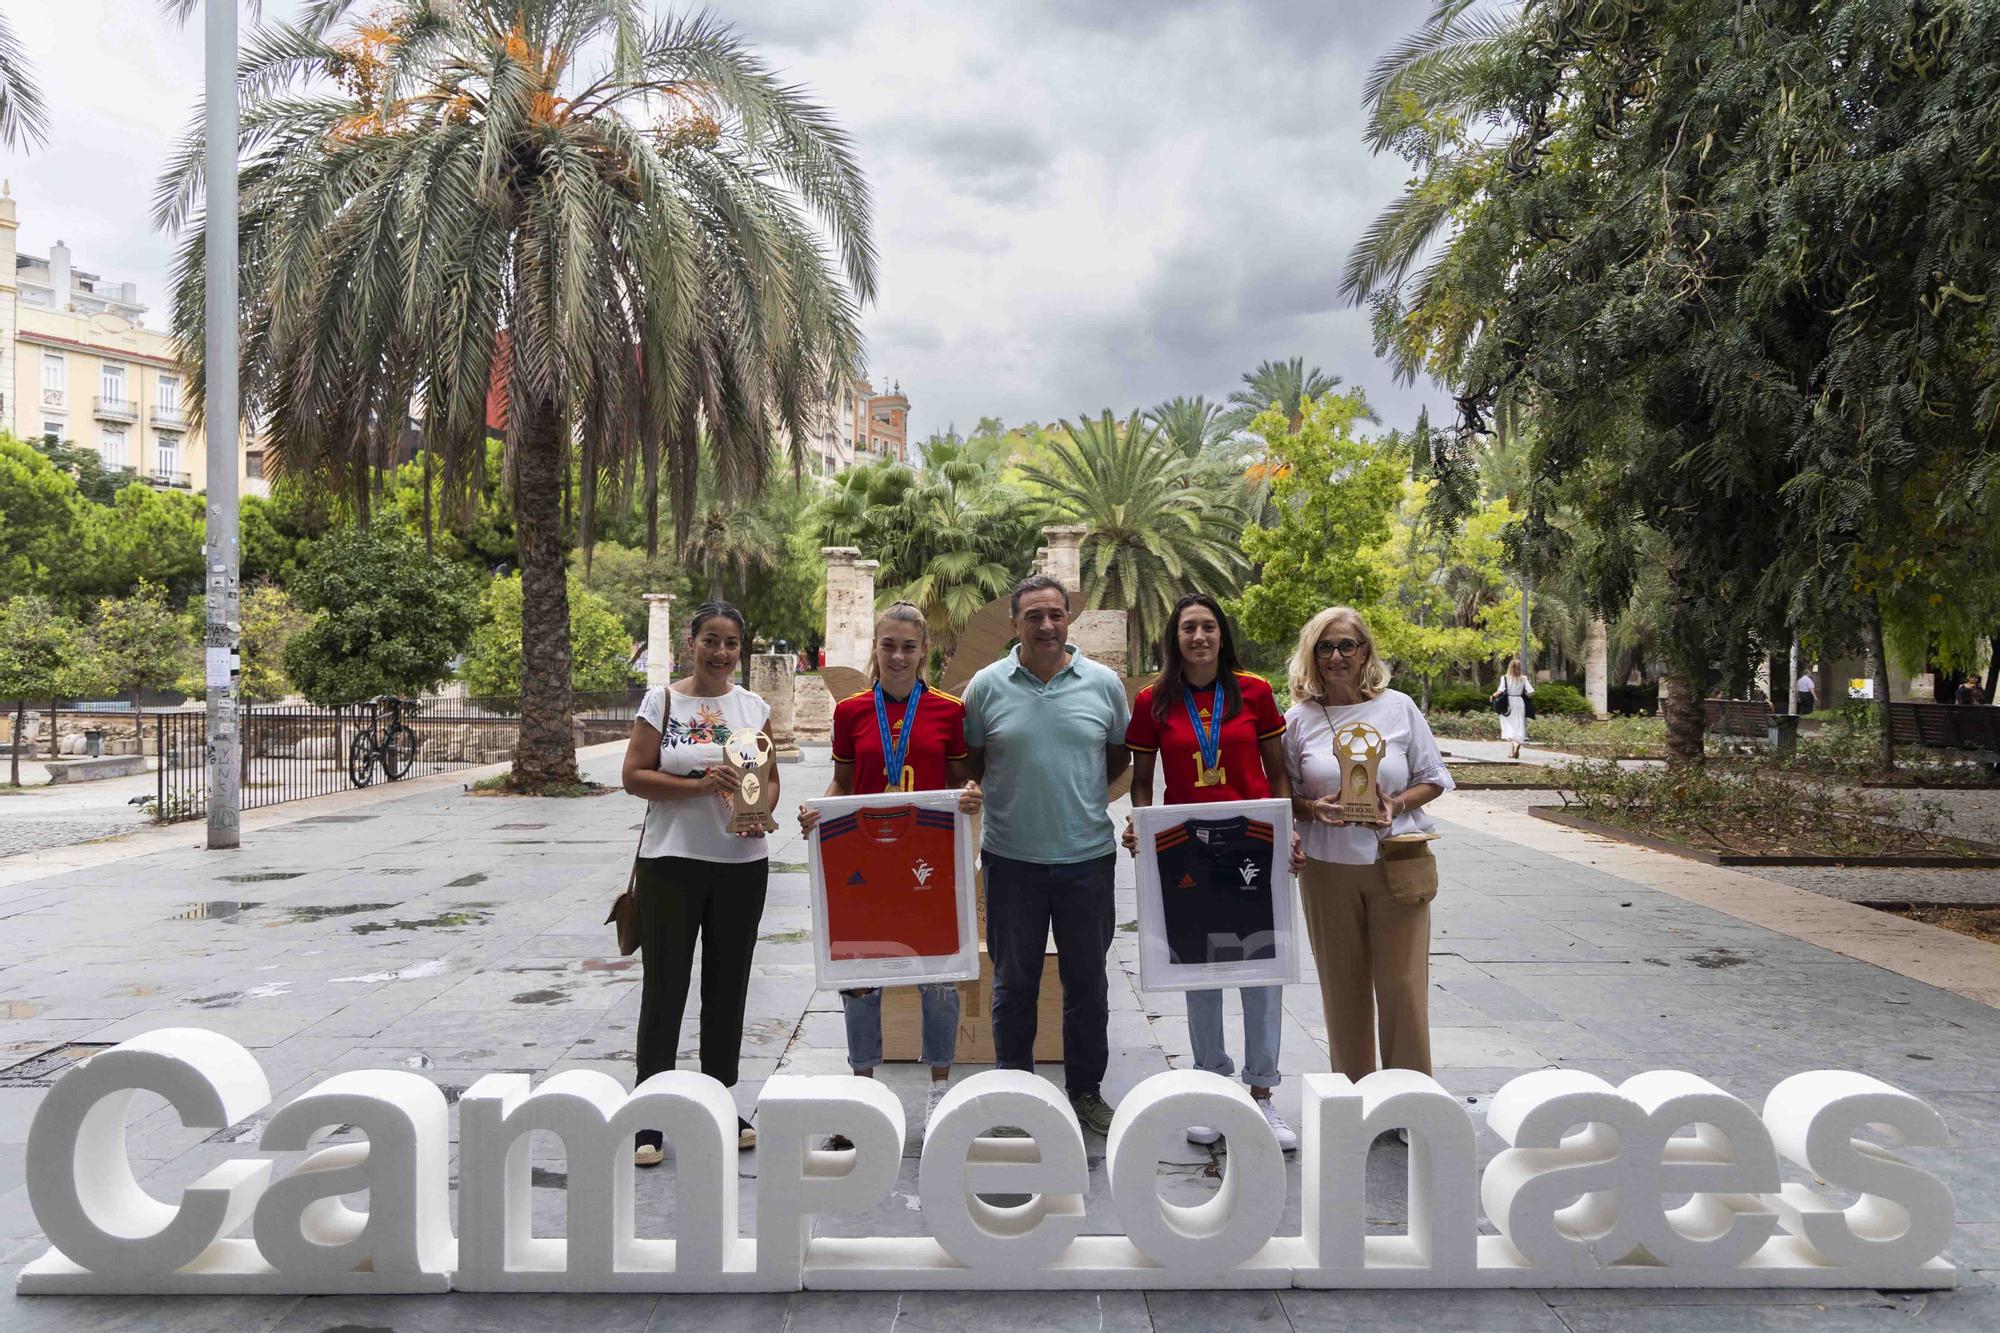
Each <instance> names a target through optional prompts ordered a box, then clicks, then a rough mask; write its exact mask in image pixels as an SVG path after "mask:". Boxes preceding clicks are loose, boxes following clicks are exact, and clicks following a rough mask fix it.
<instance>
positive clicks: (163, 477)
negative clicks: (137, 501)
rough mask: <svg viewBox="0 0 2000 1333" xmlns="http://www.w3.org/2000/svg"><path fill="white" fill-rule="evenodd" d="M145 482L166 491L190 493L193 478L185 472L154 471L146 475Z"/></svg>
mask: <svg viewBox="0 0 2000 1333" xmlns="http://www.w3.org/2000/svg"><path fill="white" fill-rule="evenodd" d="M146 480H147V481H149V482H151V483H152V484H153V485H155V486H159V487H161V488H163V489H166V490H172V491H191V490H193V489H194V478H193V477H191V476H189V475H188V474H187V473H185V472H161V471H157V470H156V471H153V472H149V473H147V474H146Z"/></svg>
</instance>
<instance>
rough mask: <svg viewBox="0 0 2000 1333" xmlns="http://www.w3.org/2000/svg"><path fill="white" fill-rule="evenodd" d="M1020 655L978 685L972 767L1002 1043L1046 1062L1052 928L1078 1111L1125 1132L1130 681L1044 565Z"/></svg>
mask: <svg viewBox="0 0 2000 1333" xmlns="http://www.w3.org/2000/svg"><path fill="white" fill-rule="evenodd" d="M1009 605H1010V608H1011V610H1012V613H1013V619H1014V633H1015V636H1016V637H1017V638H1018V639H1019V640H1020V643H1019V645H1018V646H1016V647H1015V648H1014V649H1012V650H1011V651H1009V652H1008V654H1007V656H1005V657H1003V658H1002V659H1000V660H999V661H998V662H995V663H994V664H993V665H991V666H989V667H986V668H984V669H983V670H981V671H980V672H979V674H978V675H976V676H974V677H973V678H972V683H971V684H970V685H968V686H967V687H966V690H965V739H966V743H967V749H968V752H969V754H970V759H969V765H970V768H971V773H972V776H973V777H975V778H978V779H980V780H981V782H982V783H983V784H984V787H985V791H986V828H985V832H984V834H983V836H982V840H981V843H982V846H981V850H982V853H983V860H984V864H985V867H986V943H987V947H988V948H989V949H990V950H991V951H992V954H993V1048H994V1053H995V1055H996V1057H997V1062H998V1064H999V1067H1000V1068H1002V1069H1026V1070H1032V1069H1034V1067H1035V1019H1036V1007H1037V1005H1038V1003H1039V1001H1040V996H1041V989H1042V953H1043V945H1044V942H1045V941H1046V940H1047V938H1048V936H1049V933H1050V931H1051V929H1053V931H1054V933H1055V940H1056V966H1057V968H1058V969H1059V970H1060V972H1061V975H1062V988H1063V1083H1064V1085H1065V1087H1066V1088H1067V1089H1068V1092H1069V1100H1070V1105H1071V1106H1072V1107H1074V1108H1075V1110H1076V1115H1077V1119H1078V1121H1079V1122H1080V1123H1082V1124H1083V1126H1084V1127H1085V1128H1087V1129H1091V1130H1095V1131H1096V1132H1097V1133H1099V1134H1105V1133H1108V1132H1109V1131H1110V1129H1111V1106H1110V1105H1109V1103H1107V1102H1106V1101H1105V1100H1104V1096H1103V1090H1102V1085H1103V1082H1104V1071H1105V1069H1106V1068H1107V1067H1108V1066H1109V1064H1110V1060H1111V1049H1110V1047H1111V1041H1110V1023H1111V1010H1110V988H1109V982H1108V980H1107V978H1106V975H1105V958H1106V955H1107V954H1109V952H1110V950H1111V940H1112V931H1113V929H1114V927H1115V918H1114V915H1113V910H1112V896H1111V888H1112V879H1113V875H1114V873H1115V867H1116V862H1117V854H1118V835H1117V830H1116V829H1115V828H1113V827H1112V824H1111V816H1110V814H1109V812H1108V811H1107V808H1106V807H1107V806H1108V805H1109V804H1110V802H1109V799H1108V791H1107V789H1108V787H1109V786H1110V784H1111V783H1112V782H1113V781H1114V780H1115V779H1116V778H1117V777H1118V776H1119V775H1120V774H1121V773H1123V772H1124V771H1125V765H1126V764H1127V763H1128V762H1129V761H1130V756H1129V755H1128V754H1127V753H1126V751H1125V724H1126V721H1127V720H1128V718H1127V706H1126V700H1125V686H1124V683H1123V682H1122V681H1120V680H1119V678H1118V676H1117V673H1115V672H1113V671H1112V670H1111V669H1110V668H1109V667H1107V666H1103V665H1101V664H1100V663H1097V662H1093V661H1091V660H1090V659H1089V658H1087V657H1085V656H1084V655H1083V654H1082V653H1081V652H1079V651H1077V649H1076V647H1075V645H1073V644H1071V643H1070V642H1069V592H1068V590H1067V589H1065V588H1064V587H1063V586H1062V584H1060V583H1058V582H1057V581H1056V580H1055V579H1052V578H1050V577H1049V576H1048V575H1046V574H1033V575H1030V576H1029V577H1027V578H1025V579H1023V580H1021V582H1019V583H1017V584H1015V585H1014V589H1013V592H1012V593H1011V594H1010V595H1009Z"/></svg>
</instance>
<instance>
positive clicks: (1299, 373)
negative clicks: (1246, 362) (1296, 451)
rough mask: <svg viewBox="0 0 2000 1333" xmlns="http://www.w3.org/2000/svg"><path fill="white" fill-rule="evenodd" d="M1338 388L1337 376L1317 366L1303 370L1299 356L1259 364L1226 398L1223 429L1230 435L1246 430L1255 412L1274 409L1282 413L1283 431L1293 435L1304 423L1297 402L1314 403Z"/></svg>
mask: <svg viewBox="0 0 2000 1333" xmlns="http://www.w3.org/2000/svg"><path fill="white" fill-rule="evenodd" d="M1339 387H1340V376H1338V375H1329V374H1327V373H1326V372H1325V371H1323V370H1321V369H1320V368H1319V367H1318V366H1314V367H1313V368H1312V369H1311V370H1307V369H1306V359H1305V358H1304V357H1302V356H1295V357H1293V358H1292V359H1291V360H1289V361H1265V362H1262V363H1260V364H1259V365H1258V367H1257V368H1256V369H1255V370H1248V371H1245V372H1244V373H1243V387H1242V388H1240V389H1238V390H1236V391H1235V392H1234V393H1232V394H1230V395H1229V408H1230V410H1229V411H1228V412H1227V413H1226V414H1225V415H1224V416H1223V418H1222V423H1223V429H1224V431H1225V432H1227V433H1228V434H1232V435H1233V434H1236V433H1237V432H1239V431H1244V430H1248V429H1249V428H1250V423H1251V422H1252V421H1253V420H1255V419H1256V417H1257V414H1258V413H1259V412H1263V411H1267V410H1268V409H1270V408H1274V407H1275V408H1277V409H1278V410H1279V411H1280V412H1283V413H1284V414H1285V418H1286V421H1287V423H1288V425H1287V427H1286V429H1287V431H1288V432H1289V433H1291V434H1294V435H1296V434H1297V433H1298V429H1299V423H1300V422H1302V421H1304V420H1305V417H1304V414H1303V413H1302V411H1301V410H1300V407H1299V402H1300V400H1301V399H1305V398H1311V399H1314V400H1315V401H1317V400H1318V399H1321V398H1324V397H1326V395H1328V394H1330V393H1332V392H1333V391H1334V390H1335V389H1337V388H1339Z"/></svg>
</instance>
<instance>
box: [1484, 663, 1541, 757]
mask: <svg viewBox="0 0 2000 1333" xmlns="http://www.w3.org/2000/svg"><path fill="white" fill-rule="evenodd" d="M1534 692H1535V682H1534V681H1532V680H1529V679H1528V677H1527V676H1526V675H1525V674H1523V672H1522V671H1521V659H1520V658H1518V657H1516V658H1513V659H1511V660H1510V661H1509V662H1508V663H1507V674H1506V675H1504V676H1502V677H1501V678H1500V688H1499V689H1497V690H1495V691H1493V699H1494V701H1495V702H1496V703H1497V702H1499V700H1501V699H1502V698H1504V699H1506V701H1507V711H1506V712H1505V713H1504V714H1502V715H1501V717H1500V739H1501V740H1503V741H1507V742H1509V743H1510V744H1511V745H1512V746H1513V748H1512V749H1511V750H1509V751H1508V752H1507V756H1508V758H1510V759H1519V758H1520V757H1521V746H1522V745H1523V744H1524V743H1525V742H1526V741H1527V739H1528V696H1529V695H1531V694H1533V693H1534Z"/></svg>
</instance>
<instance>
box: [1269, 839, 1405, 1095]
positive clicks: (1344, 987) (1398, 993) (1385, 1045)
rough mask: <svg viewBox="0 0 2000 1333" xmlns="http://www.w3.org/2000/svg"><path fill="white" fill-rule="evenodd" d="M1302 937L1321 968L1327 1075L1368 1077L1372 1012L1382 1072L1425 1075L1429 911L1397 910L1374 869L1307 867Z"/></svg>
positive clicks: (1314, 864) (1302, 891) (1328, 865)
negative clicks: (1329, 1063) (1378, 1015)
mask: <svg viewBox="0 0 2000 1333" xmlns="http://www.w3.org/2000/svg"><path fill="white" fill-rule="evenodd" d="M1299 897H1300V898H1301V900H1302V901H1303V902H1304V904H1305V911H1306V933H1307V934H1308V935H1310V936H1311V937H1312V947H1313V958H1314V959H1315V961H1316V962H1317V963H1318V965H1319V993H1320V1003H1321V1004H1322V1006H1323V1007H1324V1009H1325V1011H1326V1044H1327V1050H1328V1053H1329V1054H1330V1055H1331V1056H1332V1059H1333V1071H1334V1072H1335V1073H1336V1074H1345V1075H1347V1076H1348V1077H1349V1078H1351V1079H1359V1078H1360V1077H1362V1076H1363V1075H1364V1074H1371V1073H1373V1072H1374V1071H1375V1070H1376V1068H1377V1067H1378V1066H1377V1064H1376V1061H1375V1037H1376V1028H1377V1023H1376V1011H1377V1009H1378V1007H1379V1009H1380V1011H1381V1023H1380V1030H1381V1038H1382V1061H1381V1066H1380V1067H1385V1068H1389V1069H1415V1070H1418V1071H1420V1072H1422V1073H1426V1074H1428V1073H1430V1072H1431V1010H1430V984H1431V907H1430V904H1429V903H1421V904H1419V905H1417V906H1415V907H1411V906H1407V905H1405V904H1403V903H1399V902H1397V901H1396V900H1395V899H1394V898H1393V897H1391V896H1390V894H1389V882H1388V880H1387V879H1385V878H1384V877H1383V875H1382V866H1381V863H1380V862H1377V863H1376V864H1374V865H1365V866H1352V865H1337V864H1334V863H1332V862H1329V861H1315V860H1312V859H1311V858H1308V859H1307V860H1306V864H1305V870H1304V871H1303V872H1302V873H1301V874H1300V875H1299Z"/></svg>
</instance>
